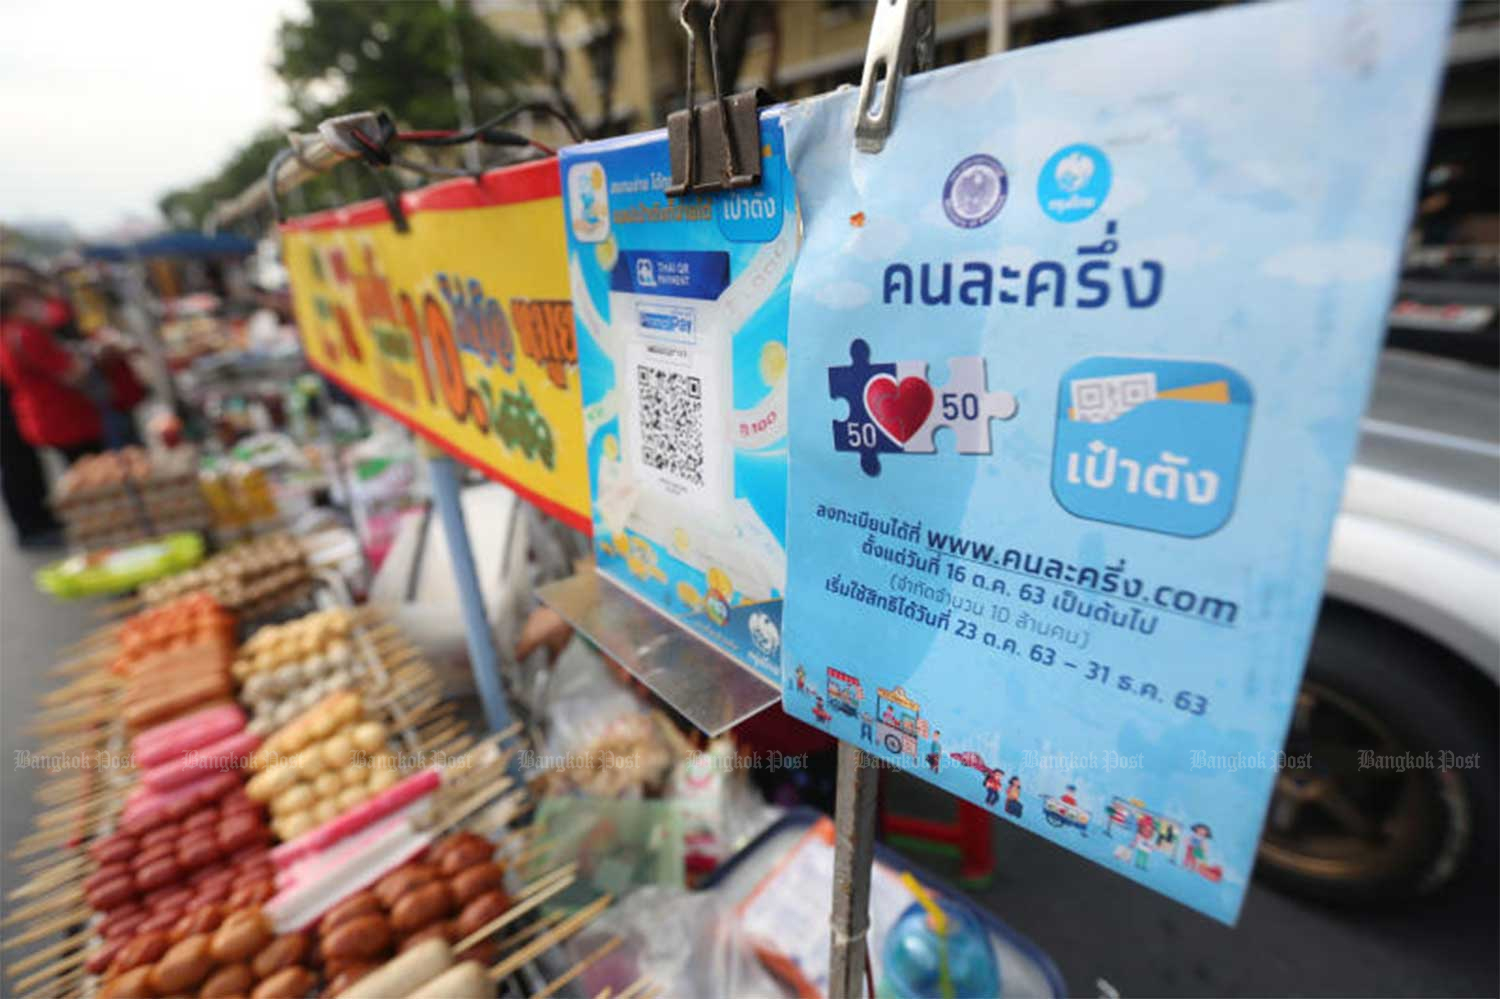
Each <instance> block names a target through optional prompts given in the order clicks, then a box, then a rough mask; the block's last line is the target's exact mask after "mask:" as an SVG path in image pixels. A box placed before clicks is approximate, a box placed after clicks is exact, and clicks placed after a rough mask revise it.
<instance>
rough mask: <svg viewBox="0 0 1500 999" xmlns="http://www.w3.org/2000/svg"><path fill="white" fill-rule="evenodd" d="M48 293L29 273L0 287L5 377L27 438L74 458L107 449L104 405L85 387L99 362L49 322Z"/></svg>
mask: <svg viewBox="0 0 1500 999" xmlns="http://www.w3.org/2000/svg"><path fill="white" fill-rule="evenodd" d="M47 313H48V305H47V296H46V294H45V293H44V292H43V291H42V289H41V288H40V287H38V286H37V285H36V284H35V283H34V282H32V281H30V280H27V279H26V278H25V277H21V276H16V275H7V276H6V277H5V279H4V283H3V285H0V378H3V379H4V380H5V384H6V386H7V387H9V389H10V402H11V406H12V408H13V409H14V411H15V416H16V423H17V425H18V426H19V428H20V431H21V436H22V437H23V438H24V439H25V440H26V441H28V442H29V443H30V444H32V446H34V447H50V448H55V449H57V450H58V451H61V452H62V453H63V455H64V456H65V457H66V458H67V459H68V461H69V462H72V461H74V460H76V459H78V458H79V457H81V456H83V455H85V454H92V453H94V452H97V451H101V450H103V448H104V423H103V419H102V418H101V416H100V413H99V407H98V406H97V405H96V404H95V403H94V401H93V399H91V398H90V397H89V395H88V394H87V393H86V392H85V390H84V383H85V382H86V380H87V379H88V377H89V375H90V372H91V371H92V370H93V366H92V364H91V363H90V361H89V358H88V357H87V355H86V354H84V353H83V352H82V351H81V350H80V349H78V348H75V347H73V346H71V345H68V344H65V343H63V341H62V340H61V339H59V338H58V337H57V336H56V335H55V334H54V333H53V331H52V328H51V327H50V326H49V325H48V318H49V316H48V314H47Z"/></svg>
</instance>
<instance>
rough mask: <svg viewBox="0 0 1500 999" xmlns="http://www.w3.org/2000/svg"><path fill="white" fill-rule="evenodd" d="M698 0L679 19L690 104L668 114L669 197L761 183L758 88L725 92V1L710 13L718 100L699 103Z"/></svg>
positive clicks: (687, 0) (689, 0) (688, 0)
mask: <svg viewBox="0 0 1500 999" xmlns="http://www.w3.org/2000/svg"><path fill="white" fill-rule="evenodd" d="M695 2H697V0H683V2H682V6H681V8H679V10H678V14H677V20H678V23H680V24H681V25H682V30H683V31H685V32H687V107H685V108H683V109H682V110H681V111H673V112H672V113H671V114H669V115H667V150H668V153H669V157H670V159H671V163H672V184H671V186H670V187H668V188H667V191H666V193H667V195H668V196H669V197H673V198H678V197H681V196H682V195H684V194H703V193H707V192H710V191H728V190H733V189H735V188H741V187H754V186H755V185H756V184H759V183H760V107H761V105H762V103H764V100H765V94H764V92H763V91H761V90H759V89H758V88H757V89H755V90H747V91H745V92H743V93H739V94H735V95H733V96H731V97H725V96H724V89H723V87H722V86H721V84H720V81H719V28H718V23H719V4H720V0H714V6H713V12H712V13H711V14H710V15H709V19H708V60H709V67H710V69H711V71H712V75H713V85H714V97H713V100H709V101H704V102H703V103H702V104H701V105H694V103H693V89H694V88H693V79H694V75H695V72H694V71H695V69H696V63H697V49H698V31H697V28H696V27H694V25H693V23H692V22H691V20H690V19H689V18H688V10H689V8H690V7H691V6H692V5H693V4H694V3H695Z"/></svg>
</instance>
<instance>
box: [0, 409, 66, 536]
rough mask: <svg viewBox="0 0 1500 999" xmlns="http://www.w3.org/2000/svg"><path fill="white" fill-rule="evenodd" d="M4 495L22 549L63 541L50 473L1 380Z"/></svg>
mask: <svg viewBox="0 0 1500 999" xmlns="http://www.w3.org/2000/svg"><path fill="white" fill-rule="evenodd" d="M0 494H3V495H4V498H5V512H6V514H8V515H9V516H10V523H11V527H13V528H14V529H15V532H16V543H17V544H19V545H20V546H21V547H22V548H49V547H53V546H55V545H59V544H61V543H62V540H63V536H62V525H61V524H59V523H58V522H57V518H56V517H54V516H53V515H52V510H51V508H49V507H48V506H47V475H46V473H45V472H44V471H43V470H42V459H41V456H40V455H39V454H37V452H36V448H34V447H32V446H31V442H30V441H28V440H27V439H26V438H25V437H22V436H21V428H20V426H19V425H17V423H16V414H15V411H14V409H12V407H11V399H10V389H8V388H7V387H6V385H5V382H4V381H0Z"/></svg>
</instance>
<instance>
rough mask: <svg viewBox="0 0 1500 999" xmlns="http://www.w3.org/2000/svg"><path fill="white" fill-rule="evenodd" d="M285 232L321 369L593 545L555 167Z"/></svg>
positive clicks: (303, 322) (329, 217)
mask: <svg viewBox="0 0 1500 999" xmlns="http://www.w3.org/2000/svg"><path fill="white" fill-rule="evenodd" d="M402 207H403V208H404V210H405V214H406V217H407V220H408V223H409V225H410V231H409V232H405V233H400V232H397V231H396V229H395V227H394V226H393V225H392V224H391V221H390V216H389V215H388V213H387V211H386V209H385V206H384V205H383V204H381V203H380V202H378V201H374V202H366V203H362V204H359V205H354V206H351V207H349V208H342V209H338V210H335V211H330V212H323V213H320V214H317V215H310V216H305V217H303V218H299V219H293V220H291V221H289V222H287V223H285V224H284V225H283V226H282V227H281V232H282V239H283V251H284V252H283V256H284V257H285V259H286V264H287V269H288V270H289V272H290V274H291V282H292V296H293V301H294V306H295V308H296V313H297V325H298V327H299V328H300V330H301V335H302V344H303V348H304V349H305V350H306V352H307V357H308V360H309V362H310V363H311V364H312V366H313V367H314V368H316V369H317V370H318V371H320V372H321V373H322V374H324V375H326V376H327V377H328V378H329V379H331V380H332V381H334V382H336V383H337V384H338V385H339V386H341V387H342V388H344V389H345V390H347V391H348V392H350V393H351V394H353V395H355V396H357V397H358V398H360V399H361V400H362V401H364V402H366V403H368V404H369V405H371V406H374V407H375V408H377V409H380V410H382V411H384V412H386V413H388V414H390V415H391V416H393V417H395V418H396V419H398V420H400V421H401V422H402V423H405V424H406V425H407V426H409V427H411V428H412V429H413V430H415V431H417V432H418V433H420V434H422V435H423V436H424V437H426V438H428V439H429V440H431V441H433V442H434V443H436V444H437V445H438V446H440V447H442V448H443V449H444V450H446V451H448V452H450V453H451V454H453V455H454V456H455V457H457V458H458V459H459V460H461V461H463V462H465V463H466V464H469V465H471V466H473V467H475V468H479V469H481V470H482V471H484V472H485V473H486V474H487V475H490V476H491V477H493V478H495V479H498V480H500V481H501V482H504V483H505V484H506V485H508V486H510V487H511V488H513V489H515V490H516V491H517V492H518V493H520V494H521V495H522V496H524V497H525V498H526V499H528V500H530V501H531V502H533V503H535V504H536V505H537V506H539V507H541V508H542V509H543V510H545V511H546V512H548V513H550V514H552V515H553V516H556V517H558V518H559V519H561V520H563V521H565V522H566V523H568V524H571V525H572V526H574V527H576V528H578V529H579V530H582V531H588V530H589V525H590V517H589V482H588V469H587V466H586V463H585V455H584V446H583V405H582V397H581V396H580V394H579V387H578V347H577V341H576V339H575V336H574V332H573V311H572V306H571V305H570V303H569V289H568V275H567V250H566V246H565V233H564V229H563V210H562V202H561V199H560V196H559V184H558V174H557V164H556V161H554V160H543V161H539V162H536V163H528V164H523V165H521V166H516V167H508V168H506V169H503V170H495V171H492V172H490V173H487V174H485V175H484V176H483V177H482V178H480V179H478V180H468V179H462V180H453V181H448V182H445V183H442V184H436V185H434V186H432V187H428V188H424V189H422V190H420V191H413V192H409V193H407V194H405V195H403V196H402Z"/></svg>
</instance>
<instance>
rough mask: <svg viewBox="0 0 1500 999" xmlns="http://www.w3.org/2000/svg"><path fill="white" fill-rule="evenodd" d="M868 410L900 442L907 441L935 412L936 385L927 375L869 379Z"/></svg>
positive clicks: (866, 408)
mask: <svg viewBox="0 0 1500 999" xmlns="http://www.w3.org/2000/svg"><path fill="white" fill-rule="evenodd" d="M865 411H866V412H868V413H869V414H870V416H871V417H872V418H873V419H874V420H875V424H876V426H878V427H880V429H881V430H883V431H885V433H886V436H888V437H890V439H891V440H893V441H895V442H896V443H897V444H905V443H906V442H907V441H909V440H911V435H912V434H914V433H916V432H917V431H918V430H920V429H921V427H922V424H924V423H926V422H927V417H928V414H930V413H931V412H932V386H931V385H928V384H927V379H925V378H916V377H912V378H903V379H901V383H900V384H899V385H898V384H897V383H896V379H894V378H892V377H891V376H890V375H876V376H875V377H874V378H871V379H870V380H869V381H868V382H866V383H865Z"/></svg>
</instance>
